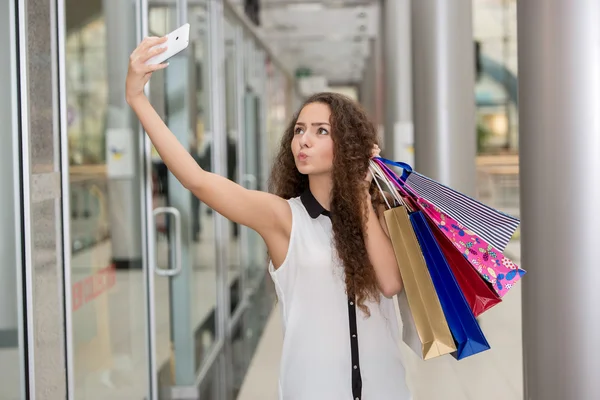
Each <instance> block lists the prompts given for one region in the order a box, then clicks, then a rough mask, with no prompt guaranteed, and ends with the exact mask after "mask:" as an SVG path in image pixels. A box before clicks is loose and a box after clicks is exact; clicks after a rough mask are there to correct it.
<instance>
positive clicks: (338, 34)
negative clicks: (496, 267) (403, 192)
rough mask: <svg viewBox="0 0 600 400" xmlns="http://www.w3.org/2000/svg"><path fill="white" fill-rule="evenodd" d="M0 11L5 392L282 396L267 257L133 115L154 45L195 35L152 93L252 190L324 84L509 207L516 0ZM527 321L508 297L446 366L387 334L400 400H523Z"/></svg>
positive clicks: (263, 0) (391, 151)
mask: <svg viewBox="0 0 600 400" xmlns="http://www.w3.org/2000/svg"><path fill="white" fill-rule="evenodd" d="M1 7H2V8H3V9H2V10H1V11H0V15H2V17H1V18H2V22H3V23H2V24H0V30H1V31H2V33H3V34H2V35H0V46H1V47H0V48H1V49H2V52H3V54H5V55H6V57H5V58H6V59H7V60H9V61H10V62H6V63H4V64H3V66H1V67H0V85H1V88H2V90H0V104H2V107H0V113H1V114H0V115H1V117H0V120H2V121H3V122H4V124H3V125H4V130H5V131H6V134H5V136H4V137H5V138H7V140H8V144H6V145H5V146H3V148H2V150H0V151H2V152H3V154H2V157H0V159H1V160H3V161H2V163H3V164H2V165H3V168H1V169H0V170H1V173H2V175H1V177H2V178H1V179H2V180H1V182H2V184H3V187H4V189H3V190H2V193H1V194H0V200H1V203H0V204H2V207H0V212H1V213H2V221H4V222H5V223H4V224H3V228H2V229H3V231H2V238H3V240H2V241H0V242H2V247H1V249H2V254H3V255H4V257H5V262H4V263H0V286H1V288H2V290H0V296H1V297H0V298H1V300H0V398H1V399H7V400H8V399H25V398H32V399H33V398H38V399H60V398H62V399H64V398H65V397H66V396H68V398H69V399H78V400H79V399H81V400H95V399H114V400H117V399H123V400H125V399H127V400H134V399H139V400H141V399H153V400H156V399H218V400H221V399H240V400H258V399H260V400H271V399H273V400H274V399H276V398H277V390H278V388H277V378H278V375H279V371H278V368H279V361H280V356H281V353H280V352H281V341H282V337H281V323H280V319H279V314H278V309H277V304H276V299H275V293H274V288H273V285H272V282H271V280H270V278H269V276H268V274H267V273H266V271H267V269H266V248H265V247H264V245H263V243H262V241H261V239H260V237H258V236H257V235H256V234H255V233H253V232H251V231H249V230H248V229H246V228H244V227H240V226H237V225H235V224H232V223H230V222H228V221H226V220H225V219H223V218H222V217H221V216H220V215H217V214H216V213H215V212H212V211H211V210H210V209H208V208H207V207H206V206H205V205H204V204H201V203H200V202H199V201H198V200H197V199H195V198H193V196H192V195H191V194H190V193H189V192H187V191H186V190H185V189H184V188H183V187H182V186H181V185H180V184H179V182H178V181H177V180H176V179H175V178H174V177H173V176H172V175H171V174H170V173H169V172H168V171H167V169H166V167H165V165H164V163H163V162H162V160H161V159H160V156H159V155H158V154H157V152H156V151H155V150H154V149H153V148H152V146H151V143H150V142H149V141H148V139H147V138H146V137H145V136H144V135H143V132H142V130H141V128H140V126H139V124H138V122H137V120H136V118H135V116H134V115H133V114H132V112H131V110H130V109H129V107H128V106H127V104H126V102H125V98H124V79H125V76H126V72H127V63H128V57H129V54H130V53H131V51H132V50H133V49H134V48H135V46H136V44H137V43H138V42H139V41H140V40H141V39H142V38H143V37H145V36H147V35H156V36H159V35H165V34H167V33H168V32H170V31H172V30H174V29H176V28H177V27H178V26H180V25H182V24H183V23H186V22H189V24H190V26H191V32H190V35H191V36H190V45H189V47H188V49H187V50H185V51H184V52H183V53H181V54H180V55H178V56H176V57H174V58H173V59H172V60H171V63H170V67H169V68H167V69H166V70H164V71H160V72H157V73H155V74H154V76H153V78H152V80H151V82H150V84H149V87H148V89H147V94H148V96H149V98H150V100H151V102H152V104H153V105H154V107H155V108H156V109H157V111H158V112H159V114H160V115H161V117H162V118H163V119H164V120H165V121H166V122H167V124H168V125H169V127H170V128H171V129H172V130H173V132H174V133H175V134H176V135H177V137H178V139H179V140H180V142H181V143H183V144H184V146H185V147H186V148H187V149H188V151H189V152H190V154H191V155H192V156H193V157H194V159H195V160H196V161H197V162H198V163H199V165H201V166H202V168H204V169H207V170H210V171H214V172H216V173H219V174H222V175H224V176H227V177H228V178H229V179H232V180H235V181H236V182H238V183H240V184H241V185H243V186H245V187H247V188H251V189H261V190H266V189H267V186H266V183H267V178H268V176H269V173H270V168H271V161H272V157H273V155H274V153H275V151H276V149H277V147H278V145H279V140H280V137H281V135H282V133H283V131H284V129H285V126H286V124H287V123H288V122H289V120H290V119H291V118H292V116H293V114H294V113H295V112H296V111H297V109H298V107H299V106H300V105H301V104H302V102H303V100H304V99H305V98H307V97H308V96H310V95H311V94H313V93H315V92H321V91H334V92H339V93H343V94H345V95H347V96H349V97H351V98H353V99H356V100H357V101H359V102H360V103H361V104H362V105H363V107H364V108H365V109H366V111H367V112H368V114H369V116H370V117H371V118H372V120H373V122H374V123H375V124H376V126H377V128H378V130H379V132H380V136H381V139H382V148H383V154H384V155H385V156H387V157H388V158H393V159H395V160H399V161H405V162H409V163H411V164H414V165H415V166H416V169H417V170H419V171H420V172H422V173H424V174H425V175H428V176H431V177H433V178H435V179H438V180H439V181H440V182H442V183H445V184H447V185H450V186H452V187H454V188H456V189H458V190H460V191H462V192H464V193H467V194H469V195H471V196H473V197H475V198H477V199H479V200H481V201H483V202H484V203H486V204H488V205H490V206H492V207H495V208H498V209H500V210H502V211H504V212H506V213H509V214H511V215H515V216H517V217H520V216H521V207H520V184H519V182H520V173H519V143H520V129H519V128H520V125H519V106H518V101H517V99H518V95H517V92H518V71H517V69H518V68H517V65H518V59H517V55H518V54H517V41H518V37H517V1H516V0H457V1H453V2H451V4H450V3H447V2H446V1H443V0H419V1H408V0H222V1H221V0H87V1H85V2H82V1H76V0H29V1H3V2H2V6H1ZM520 240H521V232H520V231H519V230H518V231H517V232H516V233H515V236H514V237H513V239H512V241H511V243H510V244H509V246H508V248H507V251H506V254H507V256H509V257H510V258H512V259H513V260H514V262H515V263H517V264H520V262H521V244H520ZM523 268H525V269H528V265H523ZM521 309H522V307H521V288H520V285H519V287H517V288H515V290H513V291H511V293H510V295H508V296H507V297H506V298H505V301H504V302H503V303H502V304H501V305H500V306H498V307H495V308H494V309H492V310H490V311H489V313H486V314H485V315H484V316H483V317H482V318H481V319H480V322H481V325H482V328H483V330H484V332H485V334H486V336H487V337H488V339H489V341H490V344H491V345H492V349H493V350H492V351H489V352H486V353H484V354H482V355H479V356H477V357H472V358H469V359H467V360H464V361H461V362H460V363H456V362H455V361H454V360H452V359H451V358H450V359H446V358H441V359H435V360H431V361H428V362H422V361H421V360H419V359H418V358H417V357H416V355H415V354H414V353H412V352H410V351H409V350H407V348H406V346H404V344H402V343H399V346H401V348H402V350H403V354H404V356H405V362H406V366H407V379H408V382H409V386H410V387H411V390H412V391H413V394H414V398H415V399H422V400H430V399H431V400H433V399H436V400H437V399H444V400H453V399H473V400H480V399H498V400H519V399H523V398H524V397H523V391H524V387H523V346H522V334H523V333H522V318H521ZM530 398H533V397H530ZM535 399H538V398H537V397H536V398H535ZM539 399H540V400H542V398H541V397H540V398H539ZM557 399H559V398H558V397H557ZM543 400H547V398H544V399H543ZM548 400H549V399H548Z"/></svg>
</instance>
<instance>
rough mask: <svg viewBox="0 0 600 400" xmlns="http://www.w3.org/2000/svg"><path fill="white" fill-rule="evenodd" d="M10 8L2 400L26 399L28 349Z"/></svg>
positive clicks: (2, 203)
mask: <svg viewBox="0 0 600 400" xmlns="http://www.w3.org/2000/svg"><path fill="white" fill-rule="evenodd" d="M9 8H10V7H9V2H6V1H5V2H2V4H0V33H1V34H0V53H1V54H4V55H5V59H4V62H2V63H0V121H2V128H3V139H4V140H3V145H2V146H1V147H0V187H2V190H0V221H2V225H1V226H0V238H1V240H0V254H2V262H0V399H23V398H25V394H24V391H23V388H24V376H23V368H24V348H22V345H20V343H19V338H20V337H22V336H23V330H22V325H21V323H20V319H21V318H20V316H21V315H23V314H22V313H23V309H22V304H23V300H22V299H21V298H19V291H18V290H17V287H18V278H17V277H18V273H19V269H20V268H21V263H20V255H19V253H18V252H19V247H20V244H19V239H18V237H19V235H18V234H17V232H18V231H17V227H18V225H20V223H21V221H20V219H21V216H20V213H15V210H16V209H17V207H18V204H17V202H16V200H15V199H16V198H17V194H16V193H15V190H14V188H15V187H16V185H15V183H16V181H17V180H18V179H19V171H18V170H16V169H15V167H14V165H15V161H18V160H15V157H16V156H18V154H14V153H13V146H14V145H17V143H13V140H16V137H17V135H16V130H17V123H18V121H16V120H15V118H14V116H13V115H12V110H13V106H14V105H16V104H14V102H15V101H16V100H17V96H16V93H15V86H14V85H13V81H12V79H11V78H12V76H11V74H12V73H14V72H15V71H16V67H17V60H15V59H12V57H11V55H12V54H15V53H14V52H13V51H14V47H13V46H15V45H16V43H14V42H12V38H13V35H12V34H11V32H10V29H11V28H12V27H13V26H14V25H13V24H11V23H10V20H9V18H13V15H12V13H11V12H10V10H9ZM11 47H12V49H11ZM7 56H8V57H7Z"/></svg>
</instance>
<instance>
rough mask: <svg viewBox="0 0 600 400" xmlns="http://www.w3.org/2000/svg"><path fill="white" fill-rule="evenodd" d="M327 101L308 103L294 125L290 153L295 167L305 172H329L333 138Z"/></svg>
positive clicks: (331, 164)
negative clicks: (292, 155)
mask: <svg viewBox="0 0 600 400" xmlns="http://www.w3.org/2000/svg"><path fill="white" fill-rule="evenodd" d="M330 117H331V110H330V109H329V106H328V105H327V104H323V103H311V104H307V105H306V106H305V107H304V108H303V109H302V110H301V111H300V115H299V116H298V120H297V121H296V126H295V127H294V138H293V139H292V153H293V154H294V160H295V161H296V168H298V171H300V173H301V174H304V175H321V174H329V173H330V172H331V168H332V166H333V139H332V138H331V125H330V123H329V118H330Z"/></svg>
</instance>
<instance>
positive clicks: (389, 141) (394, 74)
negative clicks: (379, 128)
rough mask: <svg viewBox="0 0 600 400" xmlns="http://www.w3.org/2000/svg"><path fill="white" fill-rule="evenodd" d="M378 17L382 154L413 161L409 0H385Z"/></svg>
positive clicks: (395, 158) (400, 159)
mask: <svg viewBox="0 0 600 400" xmlns="http://www.w3.org/2000/svg"><path fill="white" fill-rule="evenodd" d="M381 20H382V22H383V32H384V35H383V36H384V37H383V42H384V43H383V50H384V53H383V59H384V65H383V67H384V68H383V72H384V80H385V85H384V91H385V129H384V136H385V143H384V145H385V147H384V155H386V156H388V157H390V158H393V159H394V160H397V161H403V162H407V163H409V164H412V163H413V162H414V155H413V153H412V147H413V143H414V138H413V115H412V73H411V58H412V57H411V15H410V0H384V1H383V7H382V15H381Z"/></svg>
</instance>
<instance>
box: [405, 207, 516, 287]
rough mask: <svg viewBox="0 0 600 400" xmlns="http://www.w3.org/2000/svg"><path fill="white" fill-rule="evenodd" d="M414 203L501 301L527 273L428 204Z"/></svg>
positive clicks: (481, 239)
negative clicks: (490, 286) (487, 283)
mask: <svg viewBox="0 0 600 400" xmlns="http://www.w3.org/2000/svg"><path fill="white" fill-rule="evenodd" d="M417 203H418V205H419V208H420V209H421V210H423V212H424V213H425V214H427V216H428V218H429V219H430V220H431V221H432V222H433V223H434V224H435V225H436V226H437V227H438V229H439V230H440V232H441V233H442V234H443V235H444V236H445V237H446V238H447V239H448V240H449V241H450V242H451V243H452V245H453V246H454V247H455V248H456V249H457V250H458V251H459V252H460V253H461V254H462V255H463V258H464V259H466V260H467V261H468V262H469V263H470V264H471V265H472V266H473V267H474V268H475V269H476V270H477V272H478V273H479V274H480V275H481V276H482V277H483V278H484V279H485V280H486V281H488V282H489V283H490V284H491V285H492V287H493V289H494V291H495V292H496V293H497V294H498V296H500V298H502V297H504V295H505V294H506V293H508V291H509V290H510V289H511V288H512V287H513V286H514V285H515V283H516V282H517V281H519V280H520V279H521V277H522V276H523V275H525V274H526V271H525V270H523V269H520V268H519V267H518V266H517V265H515V263H514V262H512V261H511V260H510V259H509V258H508V257H506V256H505V255H504V254H502V252H500V251H499V250H498V249H496V248H494V247H493V246H492V245H490V244H488V243H487V241H485V240H484V239H483V238H481V237H480V236H478V235H477V234H475V232H473V231H471V230H469V228H467V227H465V226H464V225H462V224H460V223H459V222H458V221H456V220H455V219H453V218H452V217H450V216H448V215H447V214H445V213H444V212H442V210H440V209H439V208H438V207H436V206H434V205H433V204H432V203H430V202H429V201H427V200H425V199H423V198H419V199H418V200H417ZM438 242H439V240H438Z"/></svg>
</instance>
